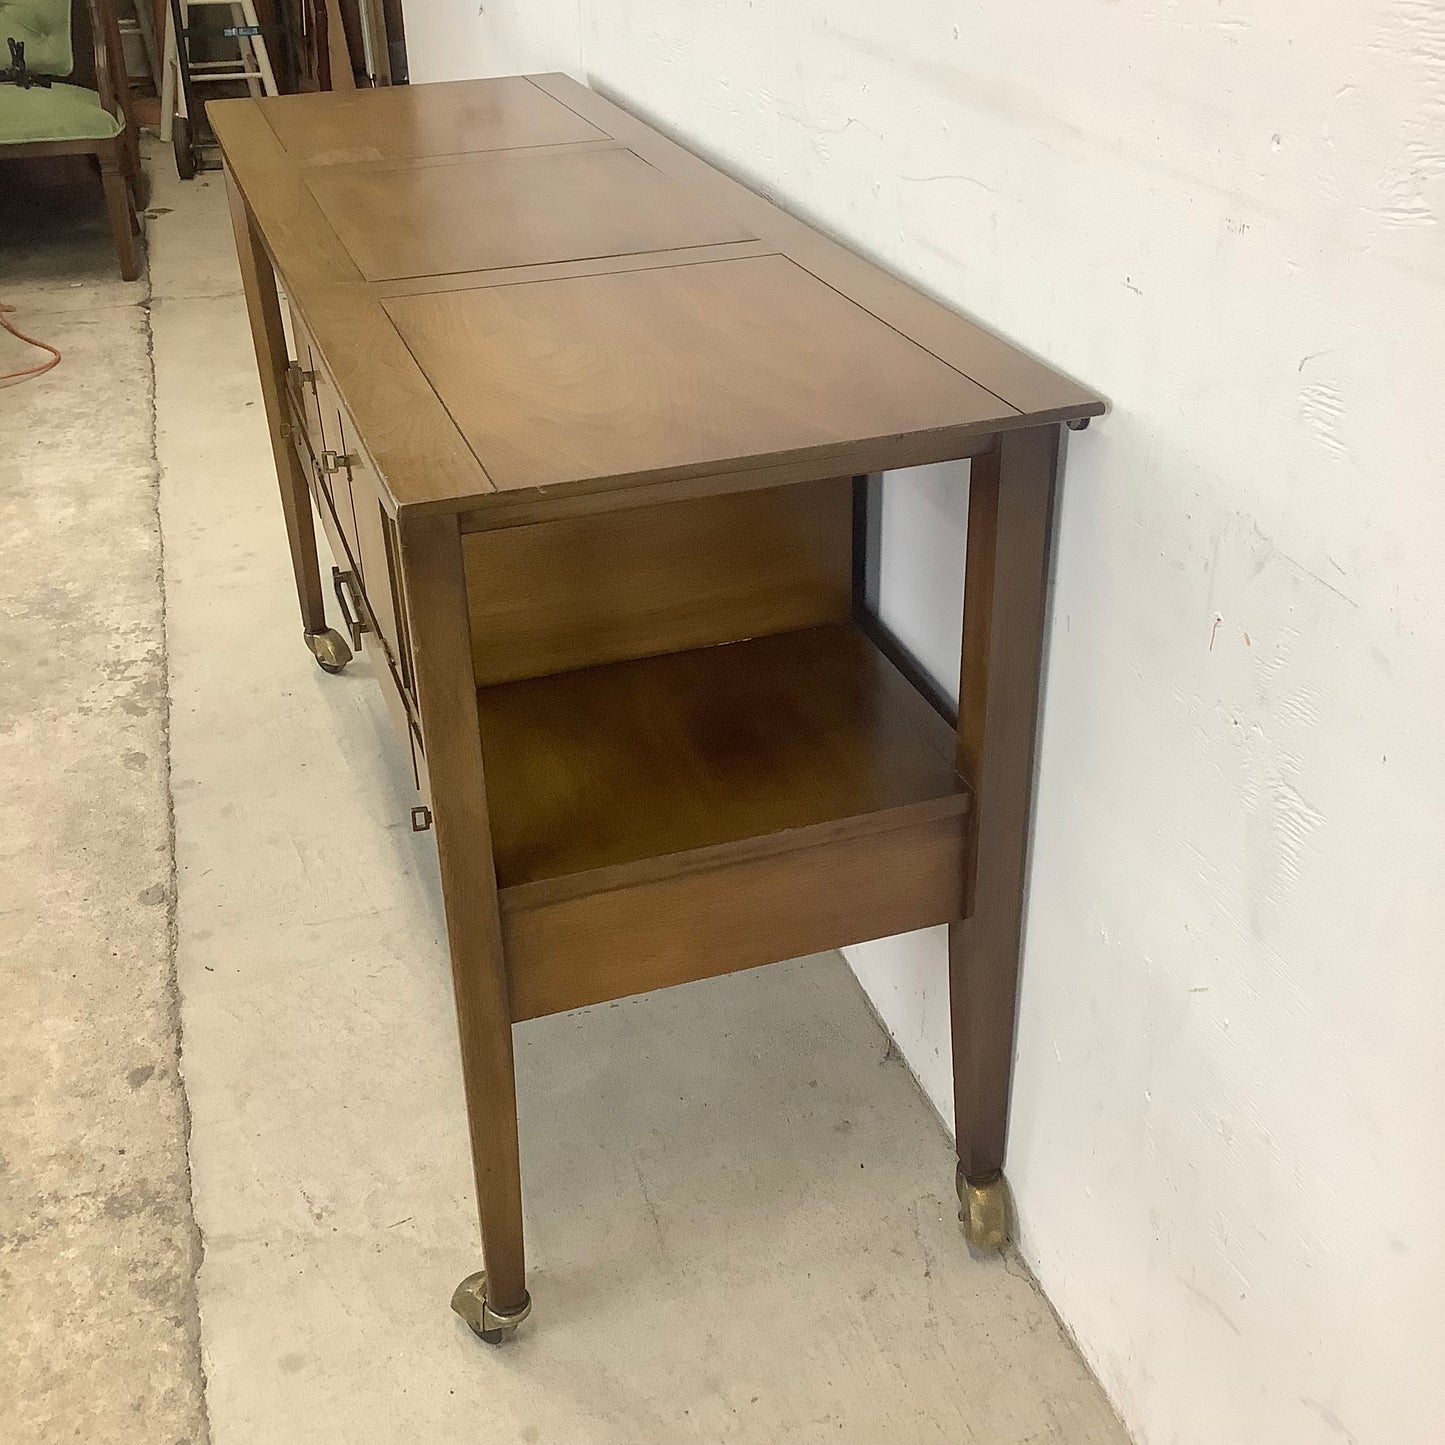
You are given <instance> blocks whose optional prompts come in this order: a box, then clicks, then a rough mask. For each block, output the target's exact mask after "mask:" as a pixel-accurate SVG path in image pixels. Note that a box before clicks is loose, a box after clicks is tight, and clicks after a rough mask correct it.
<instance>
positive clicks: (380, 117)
mask: <svg viewBox="0 0 1445 1445" xmlns="http://www.w3.org/2000/svg"><path fill="white" fill-rule="evenodd" d="M248 104H257V102H254V101H248ZM213 108H214V110H215V111H217V112H222V111H224V110H226V109H229V107H226V106H225V104H224V102H214V103H213ZM260 108H261V109H262V111H263V113H264V115H265V116H266V119H267V120H268V121H269V122H270V124H271V126H272V128H273V129H274V131H275V133H276V135H277V136H278V137H279V139H280V140H281V143H282V145H283V146H284V147H285V149H286V151H287V153H288V154H289V155H291V156H292V157H294V158H295V159H296V160H298V161H304V162H306V163H307V164H309V165H333V166H334V165H344V164H346V163H348V162H357V161H384V160H400V159H407V158H412V157H416V158H423V157H427V156H446V155H464V154H466V153H467V152H470V151H491V150H510V149H514V148H516V147H518V146H545V145H560V144H563V143H565V142H568V141H584V140H605V139H606V138H607V135H606V132H605V131H601V130H599V129H597V127H595V126H593V125H590V124H589V123H588V122H587V121H585V120H583V119H582V118H581V117H580V116H579V115H577V114H576V113H575V112H573V111H571V110H569V109H567V107H565V106H559V105H555V104H552V103H551V102H550V100H549V98H548V97H547V96H546V95H545V94H543V93H542V92H541V91H539V90H538V89H537V87H536V86H534V85H532V84H530V83H529V82H528V81H527V80H526V79H525V77H522V76H506V77H503V78H502V79H500V80H488V81H474V80H463V81H449V82H446V83H444V84H441V85H398V86H388V87H385V88H382V89H378V90H355V91H351V92H348V93H340V92H316V93H313V94H310V95H280V96H273V97H271V98H270V99H269V100H268V101H267V103H266V105H265V106H264V107H260Z"/></svg>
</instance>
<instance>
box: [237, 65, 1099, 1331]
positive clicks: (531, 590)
mask: <svg viewBox="0 0 1445 1445" xmlns="http://www.w3.org/2000/svg"><path fill="white" fill-rule="evenodd" d="M210 114H211V119H212V122H213V124H214V127H215V131H216V134H217V136H218V138H219V140H220V142H221V145H222V148H223V152H224V156H225V161H226V167H227V175H228V183H229V185H230V195H231V208H232V215H233V218H234V221H235V231H236V242H237V247H238V250H239V253H240V262H241V271H242V275H243V277H244V281H245V290H246V298H247V303H248V305H249V308H250V315H251V325H252V331H253V335H254V338H255V343H256V355H257V360H258V363H259V366H260V372H261V385H262V391H263V394H264V398H265V405H266V413H267V417H268V419H269V422H270V428H271V440H272V445H273V448H274V451H275V460H276V466H277V470H278V473H279V475H280V481H281V499H282V504H283V506H284V508H285V512H286V521H287V527H288V531H289V535H290V543H291V555H292V562H293V564H294V567H295V573H296V586H297V592H298V594H299V597H300V602H301V615H302V625H303V630H304V633H305V637H306V641H307V644H308V646H309V647H310V648H311V650H312V652H313V653H314V654H315V655H316V658H317V661H318V662H319V663H320V664H321V666H322V667H324V668H326V669H328V670H330V671H338V670H340V669H341V668H342V667H344V666H345V665H346V664H347V662H348V661H349V659H350V657H351V655H352V653H353V652H354V651H355V650H357V649H363V650H364V651H365V652H366V654H367V656H368V658H369V659H370V662H371V666H372V669H373V671H374V672H375V675H376V677H377V679H378V681H379V683H380V685H381V689H382V692H383V694H384V696H385V698H386V702H387V704H388V707H389V709H390V712H391V715H392V717H393V718H394V720H395V723H396V730H397V737H398V740H399V743H400V746H401V747H402V748H403V749H404V750H405V751H406V753H407V755H408V756H409V757H410V759H411V761H412V766H413V769H414V776H415V779H416V788H417V796H416V798H415V799H412V800H409V804H414V806H413V807H412V816H413V821H414V825H415V826H417V827H432V828H435V830H436V842H437V850H438V856H439V859H440V868H441V880H442V890H443V897H444V899H445V908H446V922H447V932H448V938H449V942H450V948H451V957H452V968H453V977H454V983H455V993H456V1007H457V1021H458V1032H459V1036H460V1041H461V1059H462V1069H463V1074H464V1079H465V1087H466V1099H467V1108H468V1116H469V1120H470V1128H471V1143H472V1157H473V1164H474V1169H475V1176H476V1191H477V1204H478V1211H479V1213H480V1216H481V1231H482V1253H483V1259H484V1262H485V1265H486V1269H485V1271H484V1272H483V1273H481V1274H478V1275H475V1276H473V1277H471V1278H470V1279H468V1280H466V1281H464V1282H463V1283H462V1285H461V1286H460V1287H459V1288H458V1291H457V1294H456V1297H455V1298H454V1300H453V1305H454V1307H455V1308H456V1309H457V1311H458V1313H460V1314H461V1315H462V1316H463V1318H465V1319H466V1320H467V1322H468V1323H469V1324H470V1325H471V1326H472V1328H473V1329H474V1330H475V1331H476V1332H477V1333H478V1334H479V1335H481V1336H482V1338H484V1339H487V1340H490V1341H494V1342H495V1341H497V1340H500V1339H502V1338H503V1337H505V1336H506V1335H507V1334H509V1333H510V1332H511V1331H512V1330H514V1329H515V1328H516V1327H517V1325H518V1324H520V1323H521V1321H522V1320H523V1319H524V1318H525V1317H526V1315H527V1313H528V1311H529V1309H530V1307H531V1302H530V1299H529V1296H528V1294H527V1287H526V1276H525V1266H524V1255H523V1240H522V1191H521V1177H520V1169H519V1165H518V1153H517V1110H516V1094H515V1082H514V1078H513V1067H512V1025H513V1023H515V1022H518V1021H520V1020H523V1019H529V1018H536V1017H539V1016H541V1015H544V1014H550V1013H555V1012H557V1011H559V1010H563V1009H572V1008H577V1007H579V1006H581V1005H585V1004H593V1003H598V1002H601V1001H603V1000H609V999H616V998H621V997H624V996H626V995H629V994H635V993H639V992H642V991H644V990H648V989H655V988H659V987H663V986H666V985H670V984H677V983H685V982H687V981H689V980H693V979H700V978H706V977H710V976H713V975H717V974H721V973H726V972H729V971H732V970H735V969H743V968H751V967H754V966H756V965H759V964H764V963H769V962H773V961H776V960H779V959H785V958H792V957H796V956H798V955H801V954H806V953H811V952H816V951H819V950H823V949H830V948H834V947H838V946H841V945H845V944H850V943H858V942H861V941H863V940H865V939H870V938H878V937H882V936H886V935H890V934H895V933H901V932H904V931H907V930H910V929H915V928H922V927H925V926H928V925H932V924H943V923H946V924H948V925H949V926H950V960H951V987H952V1016H953V1046H954V1069H955V1079H956V1102H957V1121H958V1158H959V1175H958V1181H959V1194H960V1199H961V1202H962V1204H963V1213H962V1216H961V1217H962V1218H963V1220H964V1222H965V1226H966V1230H967V1234H968V1237H969V1239H970V1240H971V1241H972V1242H973V1243H975V1244H976V1245H979V1246H983V1247H995V1248H996V1247H998V1246H1000V1245H1001V1244H1002V1243H1003V1242H1004V1240H1005V1238H1006V1231H1007V1218H1006V1195H1005V1189H1004V1184H1003V1179H1002V1174H1001V1170H1002V1167H1003V1162H1004V1135H1005V1125H1006V1119H1007V1105H1008V1091H1009V1069H1010V1062H1011V1056H1012V1049H1013V1032H1014V994H1015V985H1016V977H1017V970H1018V961H1019V942H1020V928H1021V923H1022V906H1023V892H1024V868H1025V858H1026V851H1027V844H1028V836H1029V818H1030V807H1031V789H1032V770H1033V756H1034V737H1035V718H1036V711H1037V704H1038V683H1039V670H1040V660H1041V648H1042V641H1043V626H1044V605H1045V586H1046V574H1047V567H1048V558H1049V548H1050V531H1051V524H1052V514H1053V502H1054V490H1055V474H1056V470H1057V466H1058V458H1059V437H1060V427H1061V426H1062V425H1063V424H1066V423H1067V424H1069V425H1073V426H1082V425H1083V424H1084V423H1085V422H1086V420H1087V418H1089V417H1091V416H1094V415H1097V414H1098V413H1100V412H1101V411H1102V410H1103V406H1102V403H1101V402H1100V401H1099V400H1098V399H1097V398H1096V397H1094V396H1092V395H1091V394H1089V393H1088V392H1086V391H1084V390H1082V389H1081V388H1080V387H1078V386H1077V385H1075V384H1074V383H1073V382H1071V381H1069V380H1067V379H1066V378H1064V377H1061V376H1059V375H1057V374H1056V373H1054V372H1052V371H1050V370H1049V369H1048V368H1046V367H1044V366H1042V365H1040V364H1039V363H1038V362H1036V361H1034V360H1032V359H1031V358H1029V357H1027V356H1025V355H1023V354H1022V353H1020V352H1018V351H1016V350H1014V349H1013V348H1011V347H1009V346H1008V345H1006V344H1005V343H1004V342H1002V341H1000V340H998V339H997V338H996V337H994V336H991V335H989V334H988V333H987V332H985V331H983V330H981V329H980V328H979V327H977V326H975V325H973V324H971V323H969V322H967V321H965V320H963V319H962V318H960V317H959V316H957V315H955V314H954V313H952V312H950V311H949V310H947V309H946V308H944V307H942V306H940V305H938V304H936V303H934V302H932V301H930V300H928V299H926V298H925V297H923V296H921V295H919V294H918V293H917V292H915V291H913V290H911V289H910V288H909V287H907V286H906V285H904V284H903V283H901V282H899V281H897V280H895V279H894V278H892V277H890V276H888V275H887V274H885V273H884V272H882V271H880V270H878V269H877V268H875V267H874V266H872V265H870V264H868V263H866V262H865V261H863V260H861V259H859V258H858V257H856V256H854V255H853V254H851V253H850V252H848V251H846V250H844V249H843V248H842V247H840V246H838V245H836V244H834V243H833V242H831V241H829V240H827V239H825V238H824V237H823V236H821V235H819V234H818V233H817V232H815V231H813V230H811V229H810V228H809V227H807V226H805V225H804V224H802V223H801V222H799V221H797V220H795V219H794V218H792V217H791V216H789V215H787V214H786V213H784V212H783V211H781V210H779V209H777V208H776V207H774V206H772V205H770V204H769V203H768V202H766V201H764V200H762V199H761V198H759V197H758V196H756V195H754V194H753V193H752V192H750V191H748V190H747V189H746V188H744V187H743V186H741V185H739V184H737V183H736V182H734V181H731V180H729V179H727V178H726V177H724V176H723V175H721V174H720V173H718V172H717V171H715V170H713V169H712V168H711V167H709V166H708V165H706V164H705V163H704V162H702V161H701V160H699V159H698V158H696V157H695V156H693V155H692V154H691V153H689V152H688V151H686V150H684V149H683V148H682V147H680V146H678V145H676V144H674V143H672V142H671V141H669V140H667V139H665V138H664V137H663V136H661V135H660V134H658V133H657V132H656V131H654V130H652V129H650V128H649V127H648V126H646V125H644V124H643V123H642V122H640V121H639V120H637V119H635V118H634V117H633V116H631V115H630V114H628V113H627V112H626V111H624V110H622V109H620V108H619V107H618V106H616V105H613V104H611V103H610V102H608V101H606V100H604V99H603V98H601V97H600V96H598V95H596V94H594V93H593V92H592V91H590V90H589V89H587V88H586V87H584V86H582V85H580V84H578V83H576V82H575V81H572V80H569V79H567V78H565V77H563V76H558V75H543V76H531V77H521V76H515V77H507V78H503V79H497V80H482V81H468V82H457V83H450V84H443V85H429V86H413V87H406V88H403V87H397V88H393V89H384V90H375V91H362V92H356V93H352V94H330V95H325V94H322V95H300V96H282V97H278V98H274V99H263V100H259V101H258V100H249V99H246V100H233V101H220V102H216V103H213V104H212V106H211V107H210ZM278 276H279V278H280V280H281V283H282V285H283V287H284V293H285V296H286V297H287V300H288V305H289V309H290V328H289V330H290V337H291V339H290V342H289V344H288V339H287V328H286V327H285V326H284V325H283V320H282V306H281V301H280V298H279V296H278V288H277V277H278ZM962 457H971V458H972V459H973V461H972V481H971V484H970V492H969V513H968V543H967V549H968V550H967V580H966V584H965V612H964V627H963V639H962V648H963V683H962V701H961V706H960V709H959V712H958V717H957V720H956V723H955V720H954V719H953V718H952V717H951V716H944V715H941V713H940V711H939V710H938V709H937V708H936V707H935V705H934V704H933V703H932V702H931V701H930V700H929V698H928V697H927V696H926V695H925V691H924V690H923V689H921V688H920V687H919V686H918V685H917V684H916V681H915V679H914V677H913V675H912V673H911V670H910V668H909V666H908V664H907V660H906V659H905V658H902V657H901V656H900V655H899V654H898V653H897V650H896V649H895V648H893V647H892V646H891V644H890V643H889V641H888V639H887V637H886V636H885V635H884V634H883V633H882V632H881V631H880V629H879V628H878V627H877V626H876V624H875V623H874V622H873V621H872V620H871V618H870V617H869V616H868V613H867V609H866V607H864V606H863V605H862V598H861V595H860V583H859V580H858V575H857V573H858V569H857V568H856V567H855V558H854V554H855V548H856V547H857V545H858V542H859V541H860V528H861V526H862V525H863V523H862V521H861V520H860V516H859V514H858V509H857V508H856V507H855V492H856V491H857V489H856V488H855V478H858V477H860V476H862V475H865V474H869V473H874V472H879V471H883V470H885V469H889V468H896V467H907V466H912V465H915V464H920V463H925V462H939V461H946V460H950V459H955V458H962ZM313 503H314V506H315V514H316V515H318V516H319V517H320V518H321V521H322V525H323V528H324V529H325V531H326V532H327V534H328V538H329V541H330V545H331V550H332V553H333V555H334V556H335V558H336V559H337V564H338V565H337V566H336V567H335V568H334V569H333V579H332V580H333V584H334V589H335V595H336V601H337V604H338V607H339V610H340V615H341V616H342V618H343V619H344V621H345V626H346V629H347V631H348V633H349V635H348V636H343V635H341V634H340V633H338V632H337V631H335V630H333V629H331V628H329V627H328V625H327V620H326V614H325V598H324V588H323V582H322V577H321V573H320V569H319V566H318V562H317V552H316V541H315V536H314V532H313V521H312V518H313V510H312V509H313Z"/></svg>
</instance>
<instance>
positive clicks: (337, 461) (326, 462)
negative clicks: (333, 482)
mask: <svg viewBox="0 0 1445 1445" xmlns="http://www.w3.org/2000/svg"><path fill="white" fill-rule="evenodd" d="M317 465H318V466H319V467H320V468H321V470H322V471H323V472H326V473H328V474H329V473H332V472H340V471H348V472H349V471H350V470H351V469H352V467H354V466H355V465H356V458H355V457H354V456H353V455H352V454H351V453H350V452H336V451H332V450H331V448H330V447H327V448H326V450H325V451H323V452H322V453H321V456H320V457H319V458H318V460H317Z"/></svg>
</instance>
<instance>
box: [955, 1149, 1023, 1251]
mask: <svg viewBox="0 0 1445 1445" xmlns="http://www.w3.org/2000/svg"><path fill="white" fill-rule="evenodd" d="M957 1183H958V1202H959V1204H961V1205H962V1206H963V1207H962V1209H960V1210H959V1214H958V1219H959V1223H960V1224H962V1225H963V1235H964V1238H965V1239H967V1240H968V1244H969V1248H970V1249H976V1250H978V1251H979V1253H981V1254H997V1253H998V1252H999V1251H1000V1250H1001V1249H1003V1247H1004V1246H1005V1245H1006V1244H1007V1243H1008V1241H1009V1223H1010V1213H1011V1211H1010V1209H1009V1197H1008V1185H1007V1184H1005V1183H1004V1177H1003V1175H1002V1174H1000V1173H998V1172H997V1171H995V1172H994V1173H992V1174H981V1175H979V1176H978V1177H977V1178H976V1179H969V1178H968V1177H967V1176H966V1175H965V1174H964V1172H963V1166H962V1165H960V1166H959V1170H958V1179H957Z"/></svg>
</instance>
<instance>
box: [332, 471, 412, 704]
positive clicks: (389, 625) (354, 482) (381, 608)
mask: <svg viewBox="0 0 1445 1445" xmlns="http://www.w3.org/2000/svg"><path fill="white" fill-rule="evenodd" d="M350 456H351V465H350V467H349V469H348V480H349V482H350V489H351V511H352V517H353V519H354V521H355V526H356V545H357V551H356V560H357V563H358V564H359V568H360V572H361V586H362V590H363V591H364V592H365V593H366V602H367V606H368V608H369V609H370V611H371V615H372V618H373V620H374V622H375V626H376V629H377V631H378V633H379V634H380V635H381V638H382V639H383V641H384V642H385V644H386V649H387V653H388V655H389V656H390V658H391V662H392V666H393V667H394V668H395V669H396V673H397V677H398V679H399V680H400V682H401V686H402V688H403V690H404V691H405V692H406V693H407V695H408V696H410V695H411V694H412V692H413V687H412V680H411V648H410V645H409V642H408V639H407V635H406V626H405V618H406V606H405V603H404V600H403V598H402V591H401V568H400V567H399V566H397V565H396V559H397V555H398V549H397V543H396V523H395V522H393V521H392V519H391V517H390V515H389V514H388V512H387V510H386V508H385V507H384V506H382V503H381V495H380V492H379V490H378V488H377V486H376V479H375V472H374V471H373V470H372V468H371V463H370V462H369V461H368V460H367V458H366V456H365V454H364V453H363V452H361V451H360V450H359V449H357V448H353V449H352V451H351V453H350Z"/></svg>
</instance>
